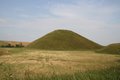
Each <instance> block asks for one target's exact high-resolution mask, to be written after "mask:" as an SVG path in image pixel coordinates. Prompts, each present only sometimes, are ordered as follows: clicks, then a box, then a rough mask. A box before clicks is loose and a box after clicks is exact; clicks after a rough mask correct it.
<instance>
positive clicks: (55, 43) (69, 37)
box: [27, 30, 101, 50]
mask: <svg viewBox="0 0 120 80" xmlns="http://www.w3.org/2000/svg"><path fill="white" fill-rule="evenodd" d="M27 48H33V49H43V50H81V49H98V48H101V46H100V45H99V44H97V43H95V42H93V41H90V40H88V39H86V38H84V37H83V36H81V35H79V34H77V33H74V32H72V31H69V30H55V31H53V32H51V33H48V34H47V35H45V36H43V37H42V38H39V39H37V40H35V41H33V42H32V43H31V44H29V45H28V46H27Z"/></svg>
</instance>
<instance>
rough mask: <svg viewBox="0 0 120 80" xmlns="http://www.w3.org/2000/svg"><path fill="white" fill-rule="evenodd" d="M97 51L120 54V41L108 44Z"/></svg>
mask: <svg viewBox="0 0 120 80" xmlns="http://www.w3.org/2000/svg"><path fill="white" fill-rule="evenodd" d="M97 52H101V53H111V54H120V43H115V44H110V45H108V46H106V47H104V48H102V49H100V50H98V51H97Z"/></svg>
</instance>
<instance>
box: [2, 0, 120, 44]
mask: <svg viewBox="0 0 120 80" xmlns="http://www.w3.org/2000/svg"><path fill="white" fill-rule="evenodd" d="M56 29H68V30H72V31H74V32H77V33H78V34H80V35H82V36H84V37H86V38H88V39H91V40H93V41H95V42H97V43H99V44H102V45H108V44H111V43H118V42H120V0H0V40H10V41H33V40H35V39H37V38H39V37H41V36H43V35H45V34H46V33H48V32H51V31H53V30H56Z"/></svg>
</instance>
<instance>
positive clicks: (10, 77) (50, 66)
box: [0, 48, 120, 80]
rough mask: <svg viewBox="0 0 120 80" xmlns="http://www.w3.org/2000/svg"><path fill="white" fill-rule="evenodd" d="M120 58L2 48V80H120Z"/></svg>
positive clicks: (104, 55)
mask: <svg viewBox="0 0 120 80" xmlns="http://www.w3.org/2000/svg"><path fill="white" fill-rule="evenodd" d="M119 75H120V55H112V54H100V53H95V52H94V51H41V50H28V49H23V48H21V49H20V48H1V49H0V80H120V76H119Z"/></svg>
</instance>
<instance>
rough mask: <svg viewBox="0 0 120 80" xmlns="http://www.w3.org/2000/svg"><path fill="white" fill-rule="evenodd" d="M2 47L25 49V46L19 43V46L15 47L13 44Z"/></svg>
mask: <svg viewBox="0 0 120 80" xmlns="http://www.w3.org/2000/svg"><path fill="white" fill-rule="evenodd" d="M1 47H3V48H4V47H5V48H21V47H24V45H23V44H22V43H19V44H15V45H12V44H10V43H9V44H7V45H1Z"/></svg>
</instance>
